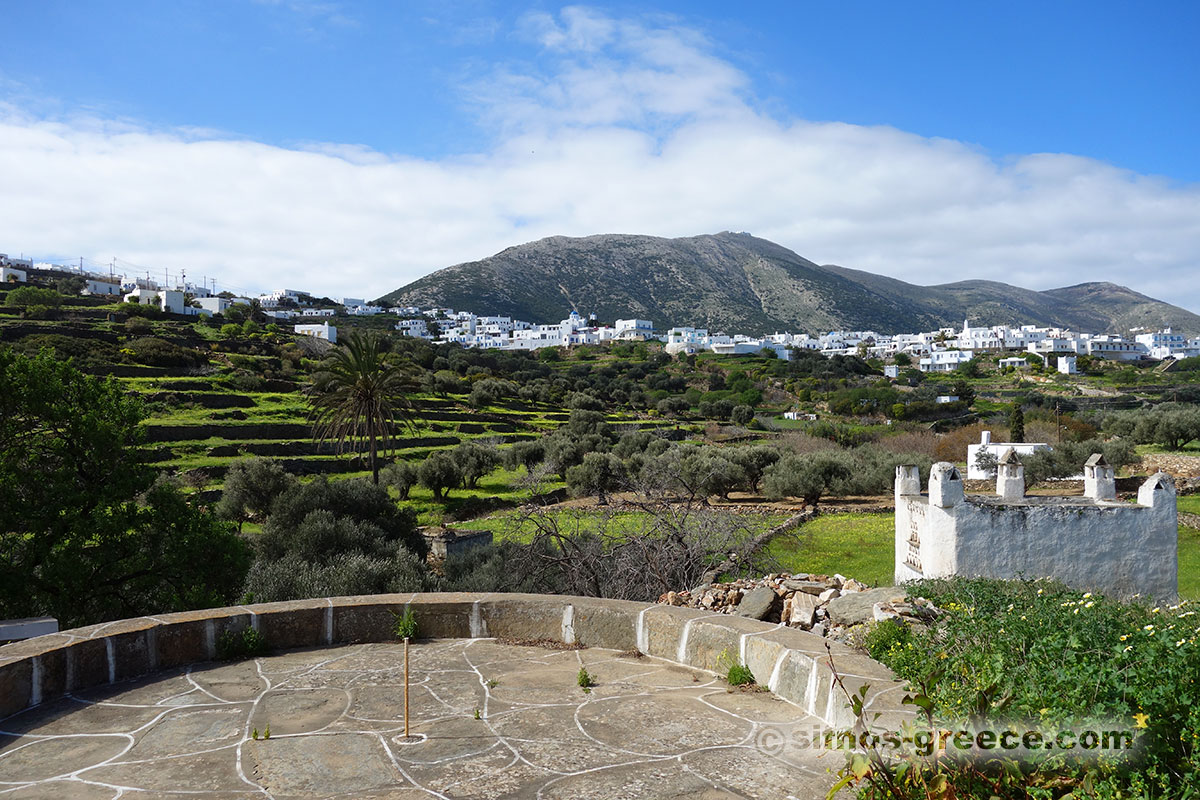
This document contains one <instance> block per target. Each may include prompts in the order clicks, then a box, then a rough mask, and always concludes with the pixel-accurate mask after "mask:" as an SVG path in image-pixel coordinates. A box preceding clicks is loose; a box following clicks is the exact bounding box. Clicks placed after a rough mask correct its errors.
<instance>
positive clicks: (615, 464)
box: [567, 453, 625, 505]
mask: <svg viewBox="0 0 1200 800" xmlns="http://www.w3.org/2000/svg"><path fill="white" fill-rule="evenodd" d="M624 480H625V467H624V465H623V464H622V463H621V459H619V458H617V457H616V456H615V455H613V454H612V453H585V454H584V456H583V461H582V462H581V463H579V464H576V465H575V466H573V467H571V468H569V469H568V470H567V489H569V490H570V492H571V494H572V495H574V496H575V497H586V496H588V495H595V496H596V497H597V499H598V500H599V502H600V504H601V505H604V504H606V503H607V502H608V493H609V492H611V491H614V490H616V489H618V488H620V486H621V484H622V483H623V482H624Z"/></svg>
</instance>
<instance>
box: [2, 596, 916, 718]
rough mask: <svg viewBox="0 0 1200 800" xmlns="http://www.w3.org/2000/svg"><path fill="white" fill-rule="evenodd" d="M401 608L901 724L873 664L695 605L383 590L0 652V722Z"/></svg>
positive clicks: (202, 614)
mask: <svg viewBox="0 0 1200 800" xmlns="http://www.w3.org/2000/svg"><path fill="white" fill-rule="evenodd" d="M406 609H407V610H411V611H412V612H413V614H414V616H415V617H416V620H417V624H418V626H419V635H420V636H421V637H422V638H431V639H444V638H481V637H498V638H509V639H552V640H555V641H560V642H564V643H567V644H575V643H578V644H582V645H586V646H594V647H605V648H611V649H615V650H622V651H632V650H635V649H636V650H638V651H640V652H642V653H645V654H646V655H650V656H656V657H658V658H663V659H667V660H669V661H673V662H676V663H678V664H681V665H684V666H688V667H693V668H697V669H701V670H706V671H709V672H724V671H725V670H726V669H728V666H729V665H730V664H732V663H735V662H740V663H743V664H745V665H746V666H748V667H749V668H750V670H751V672H753V673H754V676H755V678H756V679H757V680H758V682H759V683H760V684H762V685H764V686H766V687H767V688H769V689H770V690H771V691H772V692H774V693H775V694H776V695H777V696H778V697H780V698H782V699H784V700H787V701H789V702H791V703H794V704H795V705H797V706H798V707H799V708H800V709H802V710H803V711H805V712H807V713H809V714H812V715H814V716H816V717H818V718H820V719H821V720H822V721H824V722H825V723H826V724H828V725H831V726H838V727H844V726H847V725H849V724H851V723H852V722H853V719H852V715H851V712H850V709H849V706H848V703H847V701H846V698H845V695H844V694H843V693H842V692H841V690H840V689H838V687H837V686H836V685H835V684H834V680H833V677H834V675H833V669H832V668H831V664H830V659H831V657H832V660H833V666H834V667H836V669H837V671H838V673H839V674H840V675H841V676H842V680H843V682H844V683H845V685H846V688H847V689H848V690H849V691H851V692H855V691H857V690H858V689H859V687H861V686H863V685H864V684H866V685H869V690H868V692H867V710H868V712H869V713H868V719H871V718H873V717H874V715H875V714H876V713H880V714H882V715H883V716H882V717H881V718H880V719H879V720H878V722H877V723H875V724H880V725H884V724H886V725H891V726H895V725H898V724H900V723H901V722H902V721H903V720H905V719H908V718H911V717H912V712H911V710H910V709H911V706H909V707H905V706H902V705H901V699H902V698H903V696H904V687H903V685H902V684H901V683H900V682H898V681H897V680H896V678H895V676H894V675H893V674H892V673H891V672H890V671H889V670H888V669H887V668H886V667H884V666H883V665H882V664H879V663H878V662H876V661H873V660H872V659H870V658H867V657H865V656H862V655H859V654H857V653H855V652H854V651H852V650H850V649H849V648H847V647H845V646H842V645H839V644H836V643H832V642H830V643H828V649H827V646H826V645H827V641H826V640H825V639H824V638H822V637H820V636H817V635H815V634H811V633H808V632H806V631H801V630H796V629H792V628H787V627H782V626H778V625H772V624H770V623H766V622H759V621H757V620H751V619H745V618H741V617H734V616H730V615H726V614H714V613H712V612H708V611H702V610H698V609H690V608H679V607H674V606H666V605H654V604H648V603H635V602H630V601H624V600H605V599H598V598H591V597H569V596H563V595H535V594H468V593H440V594H434V593H429V594H386V595H366V596H358V597H331V598H320V599H313V600H296V601H289V602H283V603H261V604H257V605H246V606H232V607H229V608H213V609H205V610H201V611H185V612H180V613H174V614H159V615H155V616H149V617H137V618H133V619H123V620H117V621H114V622H106V623H102V624H99V625H91V626H88V627H85V628H76V629H73V630H67V631H62V632H60V633H54V634H49V635H46V636H39V637H37V638H34V639H29V640H26V641H23V642H16V643H13V644H9V645H5V646H3V647H0V717H6V716H8V715H10V714H14V713H17V712H19V711H21V710H23V709H25V708H28V707H30V706H35V705H38V704H39V703H42V702H46V701H50V700H54V699H56V698H59V697H62V696H63V695H65V694H69V693H71V692H75V691H79V690H83V689H88V688H92V687H95V686H100V685H104V684H110V683H116V682H118V681H124V680H128V679H130V678H135V677H138V676H142V675H149V674H152V673H155V672H157V671H159V670H164V669H169V668H172V667H179V666H183V665H186V664H192V663H197V662H203V661H210V660H213V659H215V658H216V652H217V640H218V638H219V637H220V636H221V635H222V634H223V633H225V632H226V631H232V632H240V631H241V630H243V629H245V628H247V627H252V628H255V629H256V630H258V631H259V632H260V633H261V634H262V635H263V636H264V638H265V639H266V640H267V642H268V643H269V644H270V646H271V647H272V648H277V649H289V648H300V647H322V646H331V645H340V644H350V643H356V642H382V641H394V640H395V636H394V634H393V633H392V628H393V625H394V623H395V617H396V615H399V614H402V613H404V611H405V610H406Z"/></svg>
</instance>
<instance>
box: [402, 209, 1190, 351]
mask: <svg viewBox="0 0 1200 800" xmlns="http://www.w3.org/2000/svg"><path fill="white" fill-rule="evenodd" d="M380 300H381V301H388V302H391V303H394V304H397V305H413V306H421V307H425V308H428V307H431V306H444V307H450V308H454V309H467V310H471V311H474V312H475V313H477V314H488V315H491V314H500V315H509V316H513V317H517V318H519V319H524V320H528V321H530V322H539V323H544V322H557V321H558V320H560V319H562V318H564V317H565V316H566V314H567V312H568V311H570V310H571V309H572V308H574V309H577V310H578V311H579V312H580V313H582V314H588V313H594V314H596V316H597V317H598V318H599V319H601V320H603V321H607V322H612V321H613V320H615V319H618V318H620V319H628V318H638V319H650V320H653V321H654V325H655V327H656V328H658V329H660V330H665V329H666V328H669V327H672V326H676V325H691V326H693V327H697V328H708V329H710V330H712V331H725V332H728V333H734V332H736V333H746V334H763V333H772V332H774V331H791V332H797V333H798V332H805V331H806V332H809V333H817V332H821V331H827V330H839V329H840V330H875V331H878V332H880V333H902V332H914V331H924V330H933V329H936V328H939V327H943V326H946V325H955V326H961V325H962V322H963V320H964V319H970V320H971V323H972V324H973V325H1003V324H1037V325H1057V326H1063V327H1067V328H1071V329H1073V330H1076V331H1082V332H1089V333H1103V332H1111V333H1120V332H1124V331H1126V330H1128V329H1129V328H1131V327H1134V326H1144V327H1150V328H1159V327H1166V326H1170V327H1172V328H1173V329H1174V330H1176V331H1177V332H1180V333H1185V334H1187V335H1189V336H1195V335H1200V316H1197V315H1196V314H1193V313H1191V312H1190V311H1187V310H1185V309H1182V308H1179V307H1178V306H1173V305H1170V304H1168V303H1164V302H1161V301H1159V300H1155V299H1153V298H1150V297H1146V296H1145V295H1142V294H1138V293H1137V292H1134V291H1132V290H1131V289H1127V288H1125V287H1123V286H1117V285H1116V284H1112V283H1082V284H1079V285H1077V286H1068V287H1065V288H1061V289H1051V290H1048V291H1043V292H1036V291H1032V290H1030V289H1022V288H1020V287H1017V286H1010V285H1008V284H1005V283H999V282H995V281H960V282H958V283H949V284H943V285H940V286H917V285H914V284H911V283H905V282H904V281H900V280H896V279H894V278H888V277H885V276H883V275H876V274H874V273H870V272H863V271H861V270H855V269H848V268H846V267H839V266H833V265H825V266H822V265H818V264H815V263H813V262H812V261H809V260H808V259H806V258H803V257H801V256H799V255H797V254H796V253H793V252H792V251H791V250H788V249H787V248H786V247H782V246H780V245H777V244H775V243H774V242H769V241H767V240H765V239H759V238H756V237H754V236H751V235H749V234H746V233H729V232H725V233H718V234H715V235H705V236H693V237H688V238H680V239H663V238H659V237H655V236H634V235H625V234H604V235H600V236H586V237H582V238H571V237H566V236H551V237H549V238H547V239H540V240H538V241H536V242H529V243H528V244H522V245H518V246H516V247H510V248H508V249H507V250H503V251H501V252H499V253H497V254H496V255H494V256H492V257H490V258H485V259H482V260H480V261H471V262H467V263H465V264H456V265H454V266H452V267H446V268H445V269H440V270H438V271H437V272H434V273H431V274H430V275H426V276H425V277H424V278H421V279H419V280H417V281H414V282H412V283H410V284H408V285H407V286H403V287H401V288H399V289H397V290H396V291H394V292H391V293H390V294H387V295H384V296H383V297H382V298H380Z"/></svg>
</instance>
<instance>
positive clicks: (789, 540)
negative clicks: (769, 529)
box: [767, 514, 896, 586]
mask: <svg viewBox="0 0 1200 800" xmlns="http://www.w3.org/2000/svg"><path fill="white" fill-rule="evenodd" d="M895 524H896V523H895V515H894V514H835V515H831V516H823V517H817V518H816V519H815V520H813V521H812V522H809V523H806V524H805V525H804V526H802V527H801V528H799V529H798V530H796V531H793V532H791V533H785V534H783V535H781V536H777V537H775V538H774V539H773V540H772V541H771V543H770V544H769V545H768V546H767V555H768V557H770V558H771V559H772V560H773V561H775V562H777V563H778V564H779V565H780V567H781V568H783V569H784V570H786V571H787V572H792V573H800V572H807V573H811V574H817V575H833V574H834V573H841V574H842V575H847V576H850V577H853V578H855V579H857V580H860V581H863V582H864V583H869V584H872V585H875V586H887V585H890V584H891V583H892V574H893V571H894V569H895Z"/></svg>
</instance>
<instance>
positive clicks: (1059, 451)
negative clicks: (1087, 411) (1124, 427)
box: [1021, 439, 1138, 485]
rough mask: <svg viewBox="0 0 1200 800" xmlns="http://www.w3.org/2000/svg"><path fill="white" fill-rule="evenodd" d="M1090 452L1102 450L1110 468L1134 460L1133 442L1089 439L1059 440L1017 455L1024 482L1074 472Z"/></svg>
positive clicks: (1038, 480)
mask: <svg viewBox="0 0 1200 800" xmlns="http://www.w3.org/2000/svg"><path fill="white" fill-rule="evenodd" d="M1093 453H1102V454H1103V455H1104V459H1105V460H1106V461H1107V462H1108V463H1109V464H1111V465H1112V467H1113V469H1114V470H1119V469H1121V467H1124V466H1125V465H1127V464H1133V463H1135V462H1136V461H1138V455H1137V453H1136V452H1134V449H1133V446H1132V445H1131V444H1130V443H1129V442H1126V441H1121V440H1116V441H1112V442H1103V441H1100V440H1099V439H1091V440H1088V441H1086V442H1060V443H1058V444H1056V445H1055V446H1054V448H1053V449H1052V450H1038V451H1036V452H1033V453H1030V454H1029V455H1025V456H1022V457H1021V463H1022V464H1024V466H1025V482H1026V484H1028V485H1033V484H1035V483H1040V482H1042V481H1044V480H1047V479H1049V478H1068V477H1071V476H1072V475H1078V474H1079V473H1080V472H1082V471H1083V462H1085V461H1087V460H1088V458H1089V457H1090V456H1091V455H1092V454H1093Z"/></svg>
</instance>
